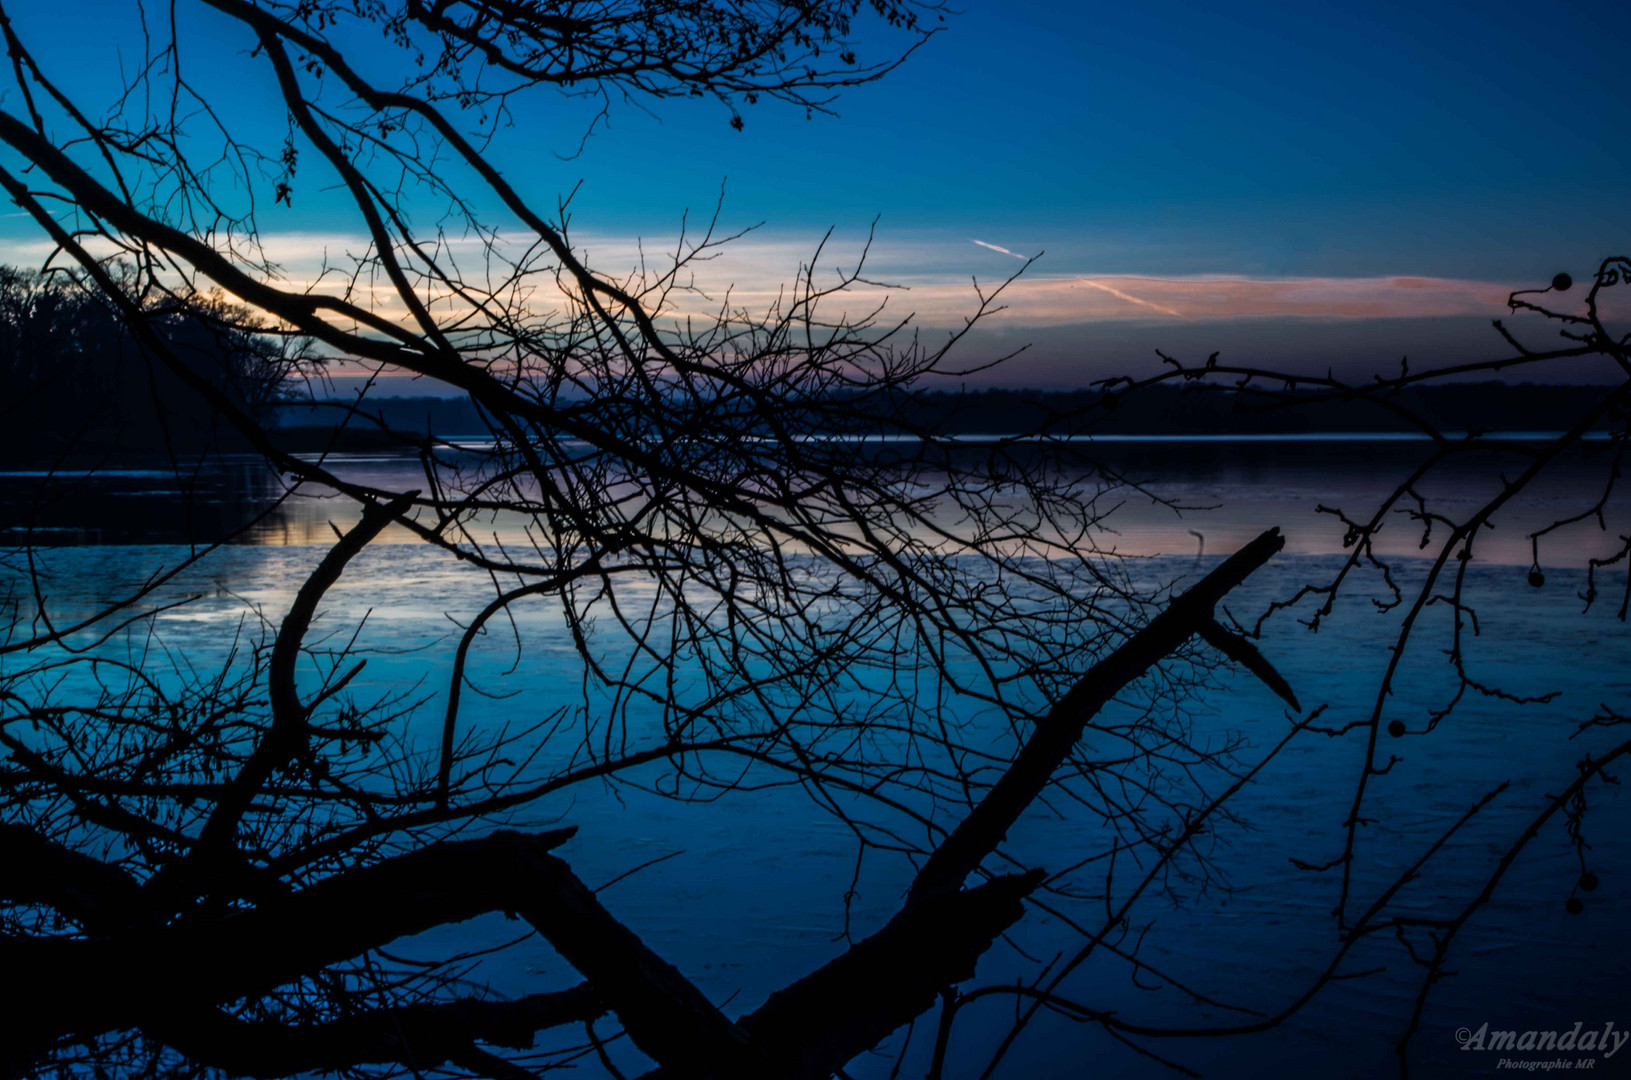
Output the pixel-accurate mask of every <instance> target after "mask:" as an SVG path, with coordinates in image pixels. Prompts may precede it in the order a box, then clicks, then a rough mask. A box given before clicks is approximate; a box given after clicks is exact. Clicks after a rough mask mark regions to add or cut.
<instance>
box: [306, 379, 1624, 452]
mask: <svg viewBox="0 0 1631 1080" xmlns="http://www.w3.org/2000/svg"><path fill="white" fill-rule="evenodd" d="M1600 393H1601V390H1600V389H1599V388H1595V387H1589V386H1546V385H1536V384H1530V383H1524V384H1517V385H1514V384H1510V383H1499V382H1482V383H1464V384H1460V385H1438V386H1429V387H1422V388H1419V389H1411V390H1405V391H1401V392H1399V393H1398V394H1396V395H1395V397H1394V400H1395V401H1397V402H1398V403H1399V404H1400V405H1401V406H1403V407H1404V408H1405V409H1407V410H1409V411H1410V412H1412V413H1414V414H1416V415H1418V416H1420V417H1422V418H1423V419H1424V420H1426V421H1427V422H1429V423H1431V424H1433V425H1435V426H1436V427H1437V428H1439V429H1440V430H1442V431H1457V432H1459V431H1467V430H1479V431H1553V430H1561V429H1563V428H1566V427H1567V426H1568V425H1569V424H1571V423H1572V422H1573V421H1574V419H1575V418H1577V417H1578V416H1579V415H1580V407H1579V406H1580V402H1581V400H1582V398H1595V396H1597V395H1599V394H1600ZM1296 396H1297V397H1305V398H1308V399H1310V400H1307V401H1302V402H1299V403H1297V404H1295V405H1293V406H1290V407H1286V408H1278V409H1274V410H1269V411H1263V410H1258V409H1253V408H1251V407H1250V406H1249V405H1247V404H1246V403H1245V402H1244V400H1243V399H1241V398H1238V397H1236V396H1235V395H1234V394H1231V393H1229V392H1227V391H1225V390H1221V389H1218V388H1215V387H1199V386H1189V387H1183V386H1170V385H1168V386H1152V387H1146V388H1144V389H1141V390H1138V391H1137V392H1135V393H1131V394H1127V393H1118V394H1114V395H1111V397H1113V398H1114V401H1113V403H1111V402H1107V401H1106V395H1105V394H1104V393H1103V392H1101V391H1098V390H1069V391H1057V390H970V391H965V392H949V391H927V392H921V393H918V394H914V395H912V396H911V397H909V398H902V399H896V400H894V401H892V402H888V403H884V402H873V403H868V404H866V405H865V406H863V413H864V415H867V416H870V417H871V418H872V420H873V422H874V423H875V424H876V430H879V431H890V430H901V429H918V430H925V431H931V432H936V433H939V434H947V435H953V434H955V435H1008V434H1016V433H1021V432H1036V431H1048V432H1051V433H1053V434H1103V435H1134V434H1136V435H1180V434H1183V435H1227V434H1241V435H1248V434H1265V435H1266V434H1297V433H1304V432H1398V431H1410V430H1413V429H1412V428H1411V426H1410V425H1409V423H1407V422H1406V421H1405V420H1403V419H1402V418H1400V417H1399V416H1397V415H1396V414H1395V413H1393V412H1391V411H1389V410H1387V409H1384V408H1381V407H1379V406H1377V405H1375V404H1373V403H1370V402H1364V401H1357V402H1356V401H1349V402H1316V401H1313V400H1312V397H1313V394H1312V393H1307V394H1298V395H1296ZM851 404H854V403H851ZM1107 405H1109V407H1106V406H1107ZM359 411H360V412H362V413H365V414H366V415H367V416H368V417H369V419H370V420H371V421H382V422H383V423H384V424H385V425H387V426H388V427H389V428H391V429H392V430H393V431H396V432H400V433H402V434H411V435H423V434H427V433H429V434H433V435H437V436H441V437H444V438H453V437H458V436H479V435H483V434H485V433H486V431H487V427H486V425H485V424H484V423H483V421H482V419H481V416H480V414H479V412H478V411H477V410H476V408H475V407H474V406H473V405H472V404H471V403H470V402H469V401H468V400H467V399H464V398H432V397H381V398H368V399H366V400H365V401H364V402H363V403H362V405H361V406H360V407H359ZM277 412H278V417H279V420H280V423H281V425H282V426H283V427H284V428H286V429H303V428H326V427H331V426H332V425H333V424H334V423H336V422H337V421H338V420H339V419H340V417H341V416H342V415H343V410H342V408H341V407H340V404H339V403H337V402H325V403H321V404H317V405H312V404H304V405H286V406H283V407H281V408H279V409H278V410H277ZM353 426H354V428H355V430H356V435H355V436H354V440H355V441H359V442H371V441H374V437H373V436H372V435H371V434H370V431H371V430H377V424H375V423H367V422H356V421H354V422H353ZM288 434H290V435H293V434H294V432H293V431H290V432H288Z"/></svg>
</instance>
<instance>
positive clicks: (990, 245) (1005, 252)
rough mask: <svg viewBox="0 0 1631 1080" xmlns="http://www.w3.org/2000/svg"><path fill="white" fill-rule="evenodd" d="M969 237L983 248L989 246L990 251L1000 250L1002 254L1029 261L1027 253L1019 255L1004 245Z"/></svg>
mask: <svg viewBox="0 0 1631 1080" xmlns="http://www.w3.org/2000/svg"><path fill="white" fill-rule="evenodd" d="M969 239H970V240H972V241H973V242H974V243H976V244H979V245H980V246H981V247H983V248H990V249H991V250H992V251H1000V252H1002V253H1003V254H1004V255H1012V256H1013V257H1014V258H1016V259H1024V260H1025V261H1026V262H1030V261H1031V257H1030V256H1029V255H1021V254H1020V253H1019V252H1017V251H1009V250H1008V249H1007V248H1005V247H998V246H997V245H996V244H988V243H986V242H985V241H984V240H975V239H974V238H973V237H972V236H971V237H969Z"/></svg>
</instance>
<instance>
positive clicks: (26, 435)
mask: <svg viewBox="0 0 1631 1080" xmlns="http://www.w3.org/2000/svg"><path fill="white" fill-rule="evenodd" d="M126 272H129V271H128V270H127V271H126ZM142 314H143V316H144V318H145V320H146V323H147V325H148V327H149V328H151V329H152V330H153V331H154V332H155V333H156V334H157V335H158V336H159V337H160V338H161V339H162V340H163V341H164V342H165V343H166V344H167V345H168V346H169V347H170V348H171V349H172V350H173V351H174V353H175V355H176V356H177V357H178V358H180V360H181V361H182V363H183V364H184V365H185V367H186V369H187V372H188V373H189V374H190V375H191V376H192V377H193V378H194V379H198V380H202V381H203V383H204V384H206V385H208V386H210V387H213V388H214V389H216V390H218V391H220V392H221V393H223V394H225V395H226V397H227V399H228V400H229V401H231V402H232V403H233V404H234V405H235V406H236V407H237V408H239V409H242V410H243V411H244V412H245V413H247V414H249V415H252V416H256V417H258V418H264V419H270V417H271V413H272V412H273V408H274V406H275V405H276V404H277V403H278V402H279V401H281V400H282V399H283V398H284V396H285V390H284V385H285V381H286V378H287V376H288V375H289V374H290V373H291V372H293V371H294V370H295V368H296V367H297V366H298V365H299V364H301V363H302V362H303V361H304V360H305V359H306V357H305V356H304V355H303V354H304V351H305V343H303V342H301V341H299V340H297V339H295V340H291V339H290V338H288V337H286V336H284V335H280V334H277V333H275V332H273V331H272V330H271V329H270V328H269V327H268V326H267V325H266V323H265V322H264V320H262V319H260V318H258V317H257V316H255V315H254V314H253V313H252V312H251V311H250V309H248V308H247V307H244V306H243V305H241V304H234V303H232V302H230V301H228V300H227V299H225V298H224V297H223V296H222V295H221V294H220V293H218V292H216V293H194V294H179V295H178V294H171V295H167V296H162V297H155V298H153V299H150V300H148V301H147V302H146V303H144V304H143V305H142ZM188 381H189V379H188V378H187V377H185V376H184V375H182V374H180V373H178V372H175V371H172V370H170V369H168V368H166V367H165V366H164V365H162V364H158V363H155V362H154V361H153V359H152V357H151V355H150V354H148V353H145V352H144V351H143V350H142V349H141V348H140V347H139V346H138V343H137V340H136V337H135V334H134V332H133V330H132V328H131V326H130V325H129V323H128V321H127V320H125V319H124V318H123V317H122V316H121V315H120V314H119V313H118V312H115V311H114V310H113V309H112V307H111V306H110V305H109V304H108V302H107V300H106V298H105V297H104V296H102V295H100V294H99V292H98V290H96V289H95V288H94V287H92V286H90V285H88V284H87V283H86V282H84V281H83V280H82V279H81V278H80V277H78V276H77V275H74V274H71V273H68V272H64V271H47V272H41V271H36V270H28V269H21V268H18V267H14V266H4V265H0V451H3V452H4V453H6V454H7V455H8V458H9V459H10V460H18V459H21V458H33V457H41V458H46V459H52V458H56V457H60V456H62V455H63V454H66V453H92V454H106V453H110V452H117V451H163V450H166V449H171V450H183V451H188V452H192V451H196V450H199V449H203V448H207V447H211V446H217V447H218V446H220V445H221V444H222V440H223V437H226V439H227V441H229V442H230V441H231V436H232V434H233V433H231V432H230V431H228V430H227V429H226V428H225V426H224V425H223V424H222V423H221V420H220V417H219V415H218V414H217V411H216V410H214V409H212V408H211V406H210V405H209V404H208V403H207V402H206V401H205V400H204V398H203V397H202V396H201V395H199V394H198V393H196V392H195V390H194V388H193V387H191V386H189V385H187V383H188Z"/></svg>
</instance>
